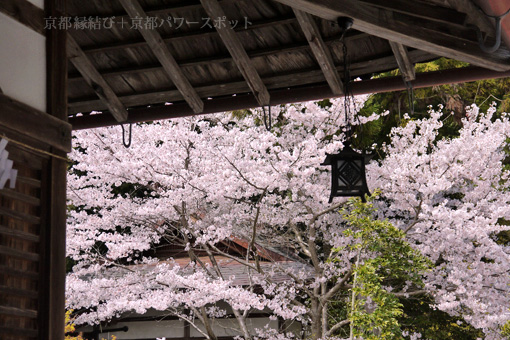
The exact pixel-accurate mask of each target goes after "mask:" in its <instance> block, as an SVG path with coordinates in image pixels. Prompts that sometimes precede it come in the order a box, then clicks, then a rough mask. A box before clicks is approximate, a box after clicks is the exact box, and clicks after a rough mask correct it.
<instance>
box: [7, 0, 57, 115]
mask: <svg viewBox="0 0 510 340" xmlns="http://www.w3.org/2000/svg"><path fill="white" fill-rule="evenodd" d="M31 2H32V3H34V4H35V5H36V6H38V7H40V8H42V6H43V2H44V1H43V0H32V1H31ZM0 32H2V33H1V34H2V37H1V38H0V60H1V62H0V89H1V91H2V92H3V93H4V94H5V95H7V96H9V97H11V98H14V99H16V100H18V101H20V102H22V103H25V104H27V105H29V106H31V107H33V108H36V109H38V110H40V111H43V112H46V38H45V37H44V36H42V35H41V34H39V33H37V32H35V31H34V30H32V29H31V28H29V27H27V26H25V25H23V24H21V23H19V22H17V21H15V20H14V19H12V18H10V17H8V16H7V15H5V14H3V13H0ZM63 62H65V61H63Z"/></svg>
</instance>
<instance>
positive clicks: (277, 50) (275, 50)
mask: <svg viewBox="0 0 510 340" xmlns="http://www.w3.org/2000/svg"><path fill="white" fill-rule="evenodd" d="M294 19H295V18H294ZM340 37H341V36H340V35H334V36H331V37H327V38H324V39H323V41H324V42H325V43H326V45H332V44H334V43H338V41H339V39H340ZM366 37H368V35H367V34H366V33H361V32H357V31H356V32H353V34H351V35H346V37H345V40H346V42H354V41H355V40H358V39H363V38H366ZM309 49H310V45H309V44H308V42H303V43H293V44H287V45H282V46H278V47H270V48H264V49H260V50H258V49H257V50H253V51H246V53H248V57H250V59H252V58H259V57H265V56H268V55H275V54H282V53H289V52H296V51H303V50H309ZM225 62H232V56H231V55H230V54H228V55H214V56H208V57H203V58H194V59H186V60H177V63H178V64H179V66H180V67H181V68H186V67H195V66H202V65H207V64H211V63H225ZM160 70H162V66H161V64H159V63H158V64H148V65H138V66H133V67H120V68H110V69H108V70H99V71H100V72H101V74H102V75H103V77H105V78H108V77H114V76H120V75H126V74H137V73H145V72H157V71H160ZM68 80H69V81H70V82H75V81H81V80H82V77H81V75H80V74H79V73H73V74H70V75H69V77H68Z"/></svg>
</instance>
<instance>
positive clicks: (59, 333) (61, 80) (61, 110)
mask: <svg viewBox="0 0 510 340" xmlns="http://www.w3.org/2000/svg"><path fill="white" fill-rule="evenodd" d="M65 13H66V0H45V17H50V16H52V17H57V18H58V17H61V16H65ZM66 39H67V32H66V31H65V30H57V29H52V30H48V31H47V32H46V70H47V86H46V90H47V109H46V112H48V113H49V114H50V115H52V116H54V117H55V118H58V119H60V120H63V121H67V53H66V45H67V44H66ZM63 133H64V132H63ZM51 151H52V153H53V154H55V155H58V156H61V157H63V158H65V156H66V153H65V152H63V151H61V150H58V149H55V148H52V149H51ZM66 174H67V164H66V162H65V161H64V160H63V159H61V158H57V157H51V158H50V160H49V162H48V165H47V169H46V171H45V175H46V176H45V177H46V180H47V182H46V184H45V185H44V186H43V197H42V198H43V199H44V200H45V201H46V203H45V204H43V206H42V208H43V209H44V212H42V213H43V214H44V215H45V216H44V219H43V220H42V221H43V223H42V225H41V228H42V230H41V232H42V235H41V236H43V240H42V241H43V242H42V249H41V251H42V258H43V259H44V260H43V261H42V264H43V266H44V267H43V268H41V269H42V270H41V275H42V277H41V279H42V281H41V282H43V283H44V285H45V286H44V289H41V291H40V293H41V300H40V301H41V306H40V307H41V308H40V310H39V315H40V319H39V322H40V334H39V338H40V339H41V340H42V339H55V340H63V339H64V319H65V247H66V241H65V239H66Z"/></svg>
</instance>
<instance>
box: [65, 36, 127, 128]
mask: <svg viewBox="0 0 510 340" xmlns="http://www.w3.org/2000/svg"><path fill="white" fill-rule="evenodd" d="M67 55H68V58H69V60H70V61H71V62H72V63H73V65H74V66H75V67H76V68H77V69H78V71H79V72H80V73H81V75H82V76H83V78H85V81H86V82H87V84H89V86H90V87H92V89H94V92H95V93H96V94H97V96H98V97H99V98H100V99H101V101H102V102H103V103H104V104H105V105H106V107H107V108H108V110H110V113H111V114H112V115H113V116H114V117H115V119H116V120H117V121H118V122H124V121H126V120H127V118H128V112H127V110H126V108H125V107H124V105H123V104H122V103H121V101H120V100H119V98H118V97H117V95H116V94H115V92H113V90H112V88H111V87H110V85H108V83H107V82H106V81H105V80H104V78H103V77H102V76H101V74H100V73H99V72H98V71H97V69H96V67H95V66H94V65H93V64H92V62H91V61H90V60H89V58H88V57H87V56H86V55H85V53H83V51H82V49H81V48H80V46H79V45H78V43H77V42H76V40H74V38H73V37H72V36H71V34H69V33H68V34H67Z"/></svg>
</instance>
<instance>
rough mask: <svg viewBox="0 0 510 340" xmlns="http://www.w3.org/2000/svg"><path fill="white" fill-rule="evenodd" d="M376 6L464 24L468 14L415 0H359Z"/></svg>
mask: <svg viewBox="0 0 510 340" xmlns="http://www.w3.org/2000/svg"><path fill="white" fill-rule="evenodd" d="M359 1H361V2H364V3H366V4H370V5H372V6H375V7H379V8H384V9H388V10H390V11H393V12H396V13H405V14H410V15H412V16H414V17H417V18H423V19H429V20H433V21H439V22H446V23H452V24H457V25H464V23H465V22H466V14H465V13H462V12H458V11H456V10H454V9H451V8H447V7H441V6H435V5H430V4H428V3H425V2H422V1H419V0H413V3H412V5H410V3H409V1H408V0H384V1H380V0H359Z"/></svg>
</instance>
